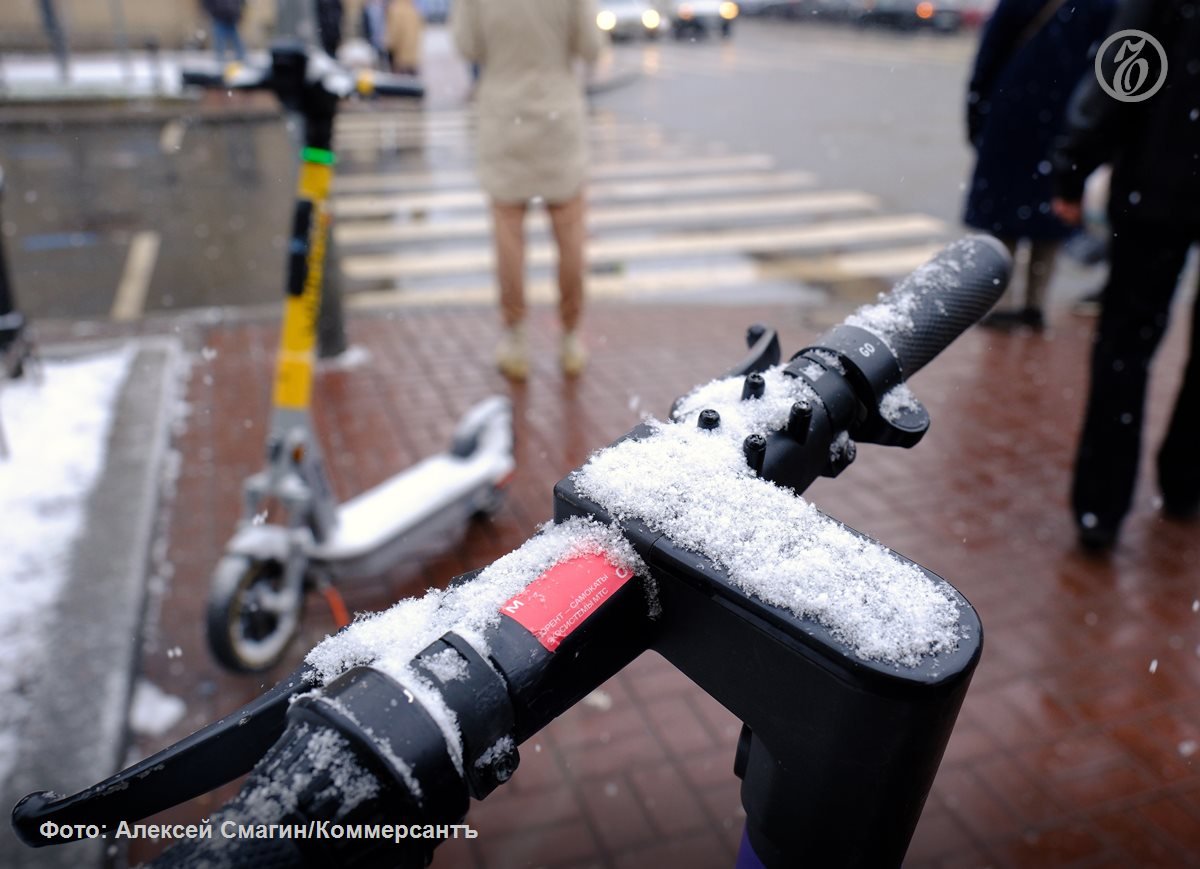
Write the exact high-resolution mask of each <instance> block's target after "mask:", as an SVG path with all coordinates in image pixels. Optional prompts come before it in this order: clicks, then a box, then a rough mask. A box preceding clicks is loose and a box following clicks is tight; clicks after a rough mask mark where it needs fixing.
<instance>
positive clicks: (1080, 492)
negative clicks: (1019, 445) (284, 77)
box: [1072, 220, 1200, 528]
mask: <svg viewBox="0 0 1200 869" xmlns="http://www.w3.org/2000/svg"><path fill="white" fill-rule="evenodd" d="M1197 240H1200V228H1197V227H1180V226H1171V225H1169V224H1158V223H1154V224H1150V223H1142V222H1133V221H1128V220H1126V221H1123V222H1121V223H1120V224H1116V223H1115V224H1114V225H1113V240H1112V248H1111V252H1110V260H1111V270H1110V272H1109V279H1108V284H1107V285H1106V286H1105V288H1104V296H1103V300H1102V308H1101V314H1100V322H1099V324H1098V326H1097V329H1096V337H1095V343H1094V345H1093V349H1092V379H1091V390H1090V394H1089V396H1088V404H1087V414H1086V416H1085V418H1084V425H1083V433H1082V435H1081V438H1080V443H1079V452H1078V454H1077V456H1076V460H1075V480H1074V485H1073V488H1072V505H1073V507H1074V509H1075V515H1076V517H1077V518H1078V517H1081V516H1083V515H1084V514H1086V513H1092V514H1094V515H1095V516H1096V518H1097V519H1098V520H1099V522H1100V523H1101V524H1103V525H1107V526H1110V527H1114V528H1115V527H1117V526H1118V525H1119V524H1120V522H1121V519H1122V518H1123V517H1124V516H1125V514H1126V513H1127V512H1128V511H1129V505H1130V503H1131V501H1132V499H1133V491H1134V486H1135V484H1136V482H1137V472H1138V460H1139V456H1140V453H1141V441H1142V417H1143V414H1144V409H1145V403H1146V385H1147V380H1148V378H1149V374H1150V363H1151V361H1152V360H1153V358H1154V352H1155V351H1156V350H1157V349H1158V345H1159V343H1160V341H1161V340H1162V336H1163V333H1164V332H1165V331H1166V329H1167V322H1168V317H1169V316H1170V307H1171V299H1172V297H1173V296H1174V295H1175V287H1176V285H1177V284H1178V283H1179V273H1180V272H1181V271H1182V270H1183V266H1184V263H1185V261H1186V260H1187V253H1188V249H1189V248H1190V247H1191V245H1192V244H1193V243H1194V242H1195V241H1197ZM1158 482H1159V487H1160V489H1161V491H1162V493H1163V497H1164V499H1165V500H1166V502H1167V503H1168V504H1187V503H1189V502H1192V501H1194V500H1195V499H1196V498H1197V497H1198V496H1200V301H1197V304H1196V305H1195V306H1194V307H1193V310H1192V334H1191V346H1190V350H1189V354H1188V362H1187V368H1186V370H1185V372H1184V378H1183V384H1182V386H1181V387H1180V390H1179V396H1178V398H1177V399H1176V401H1175V410H1174V413H1173V414H1172V417H1171V423H1170V427H1169V428H1168V431H1167V436H1166V438H1165V439H1164V441H1163V444H1162V446H1161V447H1160V449H1159V453H1158Z"/></svg>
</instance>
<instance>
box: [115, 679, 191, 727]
mask: <svg viewBox="0 0 1200 869" xmlns="http://www.w3.org/2000/svg"><path fill="white" fill-rule="evenodd" d="M186 712H187V704H186V703H184V702H183V701H182V700H181V699H179V698H178V697H175V696H174V695H172V694H167V693H166V692H165V691H163V690H162V689H161V688H159V687H158V686H157V685H155V684H154V683H153V682H150V681H148V680H146V679H138V680H137V682H136V683H134V686H133V701H132V702H131V703H130V704H129V729H130V730H132V731H133V732H134V733H136V734H138V735H140V736H162V735H163V734H164V733H166V732H167V731H168V730H170V729H171V728H172V727H174V726H175V725H176V724H178V723H179V722H180V721H181V720H182V719H183V716H184V714H185V713H186Z"/></svg>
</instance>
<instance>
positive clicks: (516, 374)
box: [496, 324, 529, 380]
mask: <svg viewBox="0 0 1200 869" xmlns="http://www.w3.org/2000/svg"><path fill="white" fill-rule="evenodd" d="M496 367H497V368H499V369H500V373H501V374H503V375H504V376H505V377H507V378H509V379H510V380H524V379H525V378H526V377H528V376H529V347H528V345H527V344H526V342H525V327H524V326H523V325H520V324H518V325H516V326H513V327H511V328H509V329H505V330H504V335H503V336H501V338H500V343H499V344H497V345H496Z"/></svg>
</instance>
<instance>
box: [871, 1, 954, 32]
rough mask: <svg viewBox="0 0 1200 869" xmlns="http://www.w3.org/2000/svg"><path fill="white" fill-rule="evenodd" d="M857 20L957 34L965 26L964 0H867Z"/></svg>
mask: <svg viewBox="0 0 1200 869" xmlns="http://www.w3.org/2000/svg"><path fill="white" fill-rule="evenodd" d="M860 5H861V9H860V11H859V12H858V15H857V20H858V21H859V23H861V24H878V25H880V26H883V27H893V28H896V29H898V30H918V29H931V30H938V31H941V32H943V33H955V32H957V31H959V30H961V29H962V26H963V9H964V6H965V4H964V2H963V0H864V2H862V3H861V4H860Z"/></svg>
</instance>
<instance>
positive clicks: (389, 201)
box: [331, 172, 816, 217]
mask: <svg viewBox="0 0 1200 869" xmlns="http://www.w3.org/2000/svg"><path fill="white" fill-rule="evenodd" d="M814 183H816V179H815V178H814V177H813V175H812V174H811V173H809V172H778V173H744V174H723V175H700V176H697V177H694V178H678V179H671V180H666V181H659V180H649V181H624V180H614V181H602V182H598V183H595V184H592V185H591V186H590V187H589V188H588V199H589V200H590V201H592V202H597V201H606V200H626V199H661V198H664V197H668V196H678V195H688V194H698V193H718V192H726V193H738V192H752V191H764V190H787V189H796V188H802V187H811V186H812V185H813V184H814ZM485 206H486V198H485V196H484V194H483V192H482V191H479V190H447V191H435V192H431V193H413V194H400V195H395V196H387V195H382V196H373V195H346V196H337V197H335V198H334V200H333V202H332V206H331V207H332V210H333V213H334V215H335V216H337V217H372V216H375V217H381V216H386V215H393V214H405V213H412V212H423V211H436V210H440V209H447V210H449V209H481V208H484V207H485Z"/></svg>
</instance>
